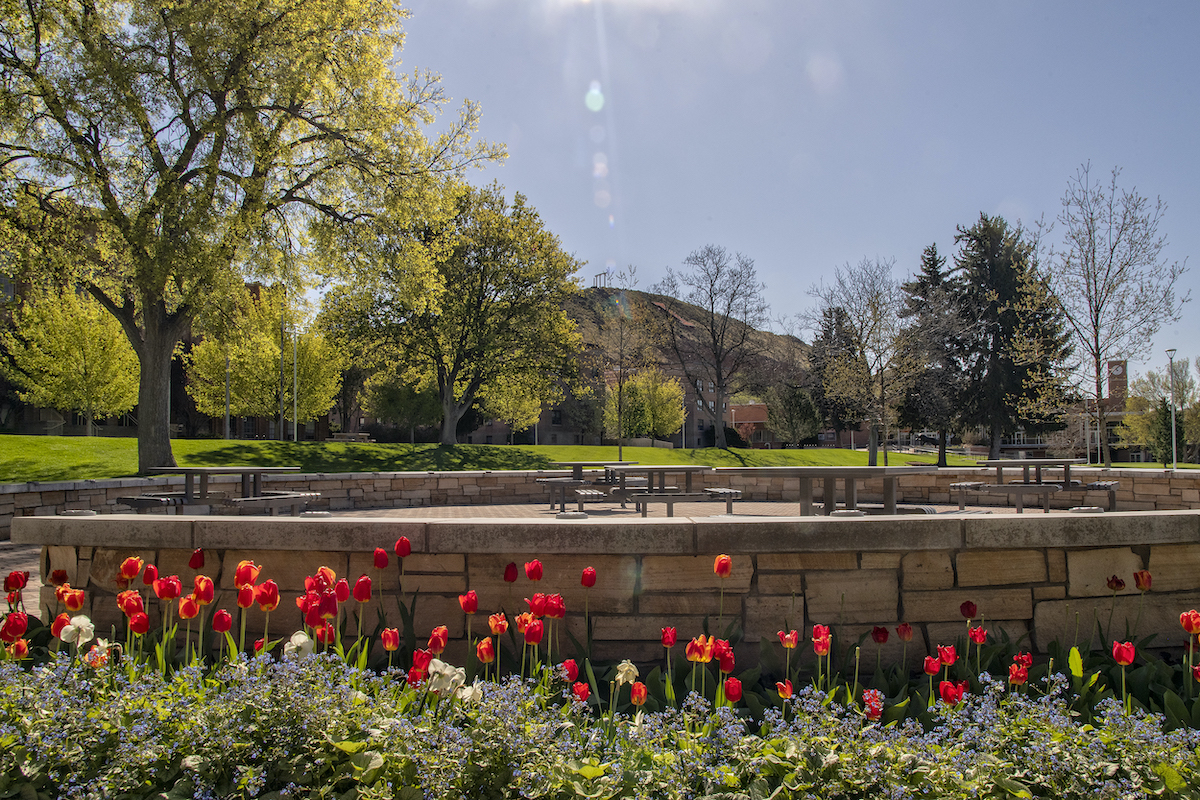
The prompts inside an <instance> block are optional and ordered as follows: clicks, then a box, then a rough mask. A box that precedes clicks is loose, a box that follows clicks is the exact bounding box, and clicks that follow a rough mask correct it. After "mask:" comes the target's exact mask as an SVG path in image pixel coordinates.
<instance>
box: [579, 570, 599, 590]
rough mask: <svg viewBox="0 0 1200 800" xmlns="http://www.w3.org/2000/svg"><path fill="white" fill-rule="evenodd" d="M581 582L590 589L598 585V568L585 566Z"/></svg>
mask: <svg viewBox="0 0 1200 800" xmlns="http://www.w3.org/2000/svg"><path fill="white" fill-rule="evenodd" d="M579 583H580V584H582V585H583V586H585V587H587V588H588V589H590V588H592V587H593V586H595V585H596V568H595V567H584V568H583V575H581V576H580V578H579Z"/></svg>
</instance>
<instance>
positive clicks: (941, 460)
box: [937, 431, 950, 467]
mask: <svg viewBox="0 0 1200 800" xmlns="http://www.w3.org/2000/svg"><path fill="white" fill-rule="evenodd" d="M949 438H950V437H949V436H948V435H947V433H946V431H938V462H937V465H938V466H939V467H946V466H949V465H948V464H947V463H946V440H947V439H949Z"/></svg>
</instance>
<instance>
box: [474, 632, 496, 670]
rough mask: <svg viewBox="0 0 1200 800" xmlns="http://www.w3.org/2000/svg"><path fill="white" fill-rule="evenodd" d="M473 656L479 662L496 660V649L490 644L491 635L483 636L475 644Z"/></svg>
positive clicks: (488, 662) (487, 662) (484, 662)
mask: <svg viewBox="0 0 1200 800" xmlns="http://www.w3.org/2000/svg"><path fill="white" fill-rule="evenodd" d="M475 657H476V658H478V659H479V663H480V664H490V663H492V662H493V661H495V660H496V649H495V648H494V647H493V646H492V637H490V636H485V637H484V638H482V639H480V640H479V642H478V644H476V645H475Z"/></svg>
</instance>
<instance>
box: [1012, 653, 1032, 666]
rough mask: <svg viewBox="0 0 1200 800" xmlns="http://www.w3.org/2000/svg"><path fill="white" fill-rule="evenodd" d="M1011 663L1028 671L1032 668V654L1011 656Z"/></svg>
mask: <svg viewBox="0 0 1200 800" xmlns="http://www.w3.org/2000/svg"><path fill="white" fill-rule="evenodd" d="M1013 661H1014V662H1016V663H1017V664H1018V665H1020V666H1022V667H1024V668H1025V669H1029V668H1030V667H1032V666H1033V653H1017V654H1016V655H1015V656H1013Z"/></svg>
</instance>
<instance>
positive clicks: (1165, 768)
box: [1154, 764, 1187, 792]
mask: <svg viewBox="0 0 1200 800" xmlns="http://www.w3.org/2000/svg"><path fill="white" fill-rule="evenodd" d="M1154 771H1155V772H1156V773H1158V776H1159V777H1160V778H1162V779H1163V782H1164V783H1166V785H1167V789H1169V790H1170V791H1172V792H1182V791H1184V790H1185V789H1187V781H1185V780H1184V779H1183V777H1182V776H1181V775H1180V774H1179V773H1178V772H1177V771H1176V770H1175V768H1174V767H1172V766H1171V765H1170V764H1155V765H1154Z"/></svg>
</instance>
